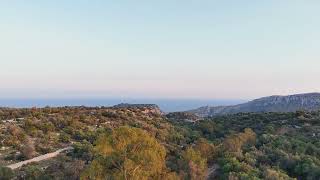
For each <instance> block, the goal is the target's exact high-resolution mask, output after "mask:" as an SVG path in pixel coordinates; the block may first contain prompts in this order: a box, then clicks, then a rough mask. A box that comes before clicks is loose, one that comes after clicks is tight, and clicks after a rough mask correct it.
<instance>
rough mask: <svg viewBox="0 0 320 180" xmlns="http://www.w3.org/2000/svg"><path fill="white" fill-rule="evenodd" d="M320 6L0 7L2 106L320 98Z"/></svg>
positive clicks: (67, 4) (144, 4)
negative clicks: (19, 103)
mask: <svg viewBox="0 0 320 180" xmlns="http://www.w3.org/2000/svg"><path fill="white" fill-rule="evenodd" d="M319 5H320V2H319V1H290V0H284V1H277V0H270V1H267V2H261V1H256V2H254V1H246V0H245V1H235V0H231V1H208V0H200V1H169V0H164V1H158V2H155V1H152V2H151V1H145V0H143V1H139V2H137V1H121V2H120V1H114V2H111V1H83V0H79V1H73V2H67V1H36V0H31V1H19V0H18V1H1V2H0V22H1V23H0V29H1V33H0V39H1V41H0V51H1V52H0V84H1V88H0V99H1V98H8V99H10V98H11V99H17V98H18V99H19V98H20V99H21V98H25V99H33V98H38V99H48V98H50V99H63V98H116V97H129V98H142V99H143V98H149V99H150V98H151V99H152V98H153V99H254V98H259V97H263V96H269V95H275V94H276V95H288V94H298V93H307V92H319V91H320V83H319V81H318V80H317V77H320V71H319V67H320V61H319V57H320V51H319V45H318V44H319V42H320V21H319V18H318V17H320V12H319V11H318V7H319Z"/></svg>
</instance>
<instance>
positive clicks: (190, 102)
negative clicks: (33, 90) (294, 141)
mask: <svg viewBox="0 0 320 180" xmlns="http://www.w3.org/2000/svg"><path fill="white" fill-rule="evenodd" d="M242 102H246V100H236V99H235V100H233V99H227V100H223V99H211V100H203V99H142V98H141V99H140V98H139V99H133V98H132V99H129V98H101V99H98V98H74V99H66V98H64V99H26V98H21V99H0V107H12V108H30V107H45V106H51V107H58V106H82V105H83V106H113V105H116V104H120V103H137V104H157V105H158V106H159V107H160V108H161V110H162V111H164V112H175V111H186V110H190V109H194V108H198V107H201V106H206V105H208V106H218V105H235V104H238V103H242Z"/></svg>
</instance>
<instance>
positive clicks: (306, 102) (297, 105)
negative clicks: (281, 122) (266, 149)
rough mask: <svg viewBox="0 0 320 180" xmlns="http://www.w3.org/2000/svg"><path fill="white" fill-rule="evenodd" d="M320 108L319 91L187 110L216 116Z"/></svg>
mask: <svg viewBox="0 0 320 180" xmlns="http://www.w3.org/2000/svg"><path fill="white" fill-rule="evenodd" d="M319 109H320V93H316V92H314V93H304V94H294V95H288V96H282V95H273V96H267V97H262V98H258V99H254V100H252V101H249V102H247V103H242V104H237V105H231V106H203V107H200V108H197V109H193V110H190V111H187V112H190V113H194V114H195V115H197V116H200V117H207V116H218V115H227V114H236V113H246V112H294V111H297V110H306V111H316V110H319Z"/></svg>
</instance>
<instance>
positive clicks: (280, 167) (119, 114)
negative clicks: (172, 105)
mask: <svg viewBox="0 0 320 180" xmlns="http://www.w3.org/2000/svg"><path fill="white" fill-rule="evenodd" d="M151 108H154V107H151ZM178 115H179V118H178V117H177V118H175V116H174V114H170V115H169V116H168V118H167V117H165V116H164V115H162V114H161V113H158V111H155V110H153V109H150V107H136V108H133V107H117V108H105V107H96V108H88V107H62V108H50V107H46V108H41V109H37V108H33V109H1V110H0V120H1V123H0V127H1V128H0V147H1V150H0V164H1V165H2V166H3V167H0V177H1V178H0V179H12V178H13V179H85V180H86V179H88V180H91V179H137V180H138V179H139V180H140V179H194V180H198V179H200V180H201V179H207V178H209V179H230V180H232V179H270V180H272V179H294V178H296V179H312V180H313V179H315V180H317V179H320V113H319V112H313V113H307V112H302V111H301V112H295V113H245V114H236V115H228V116H221V117H215V118H208V119H204V120H200V121H196V122H192V121H190V120H183V118H186V117H188V116H183V114H178ZM181 117H183V118H181ZM192 119H195V118H192ZM67 146H72V147H73V150H71V151H70V152H67V153H62V154H61V155H59V156H58V157H56V158H52V159H50V160H46V161H41V162H38V163H32V164H28V165H26V166H23V167H21V168H19V169H16V170H11V169H9V168H6V167H5V166H7V165H9V164H12V163H15V162H19V161H23V160H26V159H30V158H33V157H36V156H39V155H41V154H46V153H49V152H53V151H55V150H57V149H60V148H63V147H67Z"/></svg>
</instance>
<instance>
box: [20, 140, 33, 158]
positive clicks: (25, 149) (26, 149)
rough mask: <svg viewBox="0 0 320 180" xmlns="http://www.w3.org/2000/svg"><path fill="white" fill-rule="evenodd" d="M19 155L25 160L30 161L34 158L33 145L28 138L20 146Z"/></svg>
mask: <svg viewBox="0 0 320 180" xmlns="http://www.w3.org/2000/svg"><path fill="white" fill-rule="evenodd" d="M21 153H22V155H23V156H24V157H25V158H27V159H31V158H33V157H34V155H35V153H36V150H35V147H34V143H33V142H32V140H31V139H30V138H28V139H26V141H25V144H24V145H23V146H22V149H21Z"/></svg>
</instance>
